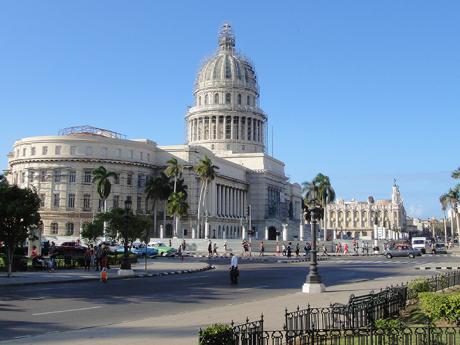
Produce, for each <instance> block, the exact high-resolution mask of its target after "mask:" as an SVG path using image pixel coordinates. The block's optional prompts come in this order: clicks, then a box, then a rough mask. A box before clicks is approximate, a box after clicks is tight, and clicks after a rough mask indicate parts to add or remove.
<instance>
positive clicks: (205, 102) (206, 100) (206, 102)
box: [204, 95, 208, 104]
mask: <svg viewBox="0 0 460 345" xmlns="http://www.w3.org/2000/svg"><path fill="white" fill-rule="evenodd" d="M204 104H208V95H205V96H204Z"/></svg>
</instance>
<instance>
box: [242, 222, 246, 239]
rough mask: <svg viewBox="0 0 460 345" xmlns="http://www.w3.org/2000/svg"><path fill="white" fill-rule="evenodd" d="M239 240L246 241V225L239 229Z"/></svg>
mask: <svg viewBox="0 0 460 345" xmlns="http://www.w3.org/2000/svg"><path fill="white" fill-rule="evenodd" d="M241 239H242V240H243V241H244V240H245V239H246V225H243V227H242V229H241Z"/></svg>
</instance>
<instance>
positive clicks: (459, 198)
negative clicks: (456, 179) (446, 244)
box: [446, 186, 460, 238]
mask: <svg viewBox="0 0 460 345" xmlns="http://www.w3.org/2000/svg"><path fill="white" fill-rule="evenodd" d="M459 194H460V186H457V187H455V188H451V189H449V191H448V192H447V194H446V196H447V202H448V204H449V205H450V208H451V209H452V217H455V220H456V225H457V233H458V236H459V238H460V224H459V223H460V215H459V213H458V203H459V202H460V195H459ZM452 237H454V229H453V228H452Z"/></svg>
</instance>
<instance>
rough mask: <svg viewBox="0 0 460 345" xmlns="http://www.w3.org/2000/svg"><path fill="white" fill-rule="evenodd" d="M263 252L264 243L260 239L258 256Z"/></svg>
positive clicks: (262, 254)
mask: <svg viewBox="0 0 460 345" xmlns="http://www.w3.org/2000/svg"><path fill="white" fill-rule="evenodd" d="M264 252H265V245H264V241H262V242H260V244H259V256H264Z"/></svg>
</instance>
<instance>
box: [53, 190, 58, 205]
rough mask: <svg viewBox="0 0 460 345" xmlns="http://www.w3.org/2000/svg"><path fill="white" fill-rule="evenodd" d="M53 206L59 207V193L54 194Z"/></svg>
mask: <svg viewBox="0 0 460 345" xmlns="http://www.w3.org/2000/svg"><path fill="white" fill-rule="evenodd" d="M53 207H59V193H54V194H53Z"/></svg>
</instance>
